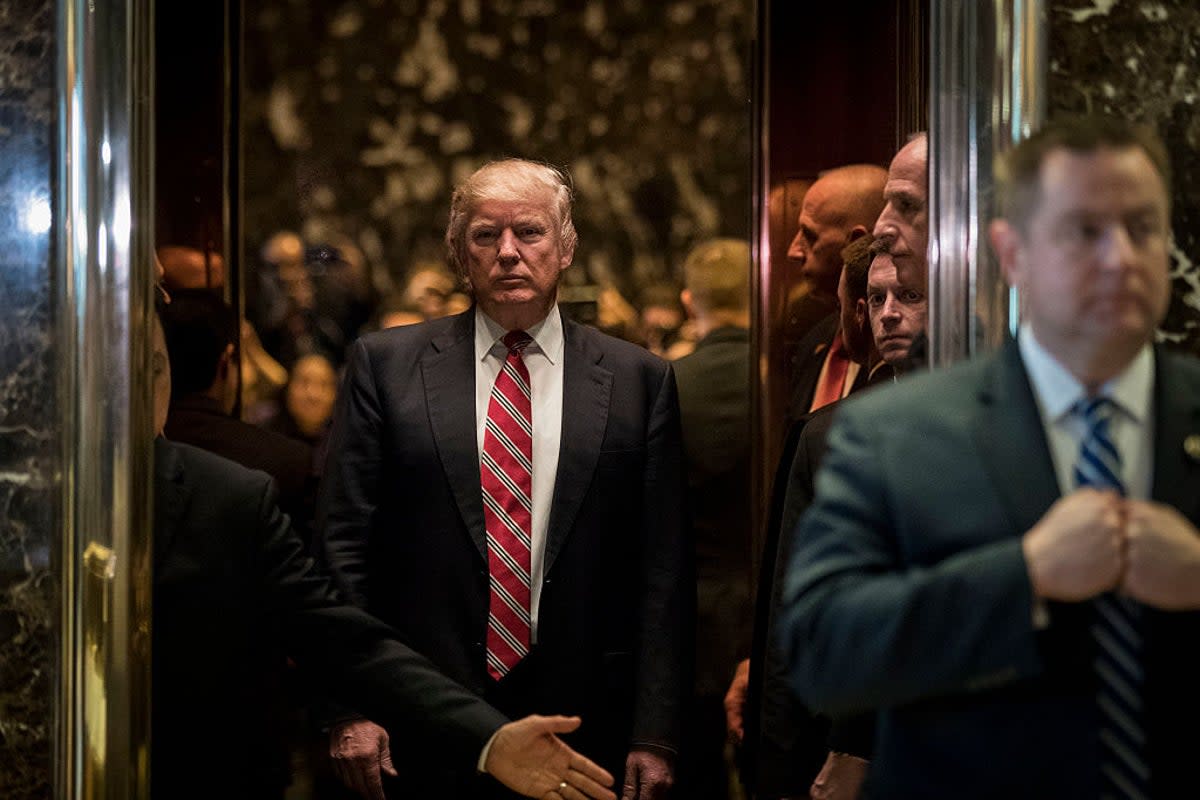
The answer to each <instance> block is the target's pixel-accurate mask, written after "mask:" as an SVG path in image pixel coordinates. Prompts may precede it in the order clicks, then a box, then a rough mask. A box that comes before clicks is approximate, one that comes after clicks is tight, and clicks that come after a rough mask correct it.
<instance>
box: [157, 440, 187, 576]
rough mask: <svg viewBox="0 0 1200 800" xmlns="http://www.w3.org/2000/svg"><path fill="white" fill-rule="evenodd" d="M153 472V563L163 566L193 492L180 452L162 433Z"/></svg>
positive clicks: (158, 442)
mask: <svg viewBox="0 0 1200 800" xmlns="http://www.w3.org/2000/svg"><path fill="white" fill-rule="evenodd" d="M154 473H155V481H154V564H155V566H156V568H161V566H162V565H163V564H165V563H166V557H167V554H168V553H170V552H171V545H172V544H173V543H174V541H175V532H176V530H177V529H178V527H179V520H180V518H181V517H182V516H183V512H184V510H185V509H186V508H187V504H188V497H189V495H190V494H191V490H190V489H189V488H188V485H187V480H186V476H185V475H184V471H183V462H182V461H181V460H180V458H179V453H178V452H176V450H175V447H174V446H173V445H172V444H171V443H170V442H168V441H167V440H166V439H164V438H162V437H161V436H160V437H158V438H157V439H155V440H154Z"/></svg>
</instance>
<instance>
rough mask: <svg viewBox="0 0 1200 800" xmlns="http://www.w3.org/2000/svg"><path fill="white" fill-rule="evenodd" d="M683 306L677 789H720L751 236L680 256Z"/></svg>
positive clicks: (740, 499)
mask: <svg viewBox="0 0 1200 800" xmlns="http://www.w3.org/2000/svg"><path fill="white" fill-rule="evenodd" d="M683 279H684V289H683V291H682V292H681V299H682V300H683V306H684V308H685V309H686V310H687V313H688V316H689V317H690V318H691V319H692V321H693V322H694V324H695V325H696V328H697V331H698V332H699V333H700V337H701V338H700V340H699V341H698V342H697V343H696V348H695V350H693V351H692V352H691V353H690V354H689V355H686V356H684V357H683V358H680V359H679V360H678V361H676V362H675V363H674V366H675V377H676V380H678V382H679V412H680V416H681V417H682V420H683V455H684V464H685V466H686V475H687V507H688V511H689V512H690V514H691V522H692V531H693V541H694V543H695V553H696V603H697V605H696V683H695V692H694V695H693V698H692V703H691V705H690V707H689V715H688V726H687V742H688V746H687V748H686V754H685V758H684V764H685V765H687V767H688V768H687V769H685V770H684V771H683V773H682V775H681V780H682V782H681V785H680V786H679V788H678V789H677V792H678V794H679V796H680V797H687V798H691V800H704V799H705V798H712V799H714V800H715V799H716V798H726V797H728V793H729V777H728V774H727V770H726V769H725V747H724V745H725V739H726V737H725V714H724V712H723V710H722V705H721V702H722V699H723V697H724V695H725V686H726V684H727V683H728V681H729V676H730V675H732V674H733V669H734V666H735V665H736V664H737V661H738V658H739V656H740V655H741V654H742V653H744V652H745V651H746V648H747V647H748V646H749V637H748V631H747V628H746V620H747V619H748V618H749V617H750V548H751V542H750V360H751V359H750V246H749V245H748V244H747V243H746V242H745V241H743V240H741V239H712V240H709V241H707V242H704V243H702V244H699V245H697V246H696V247H695V248H693V249H692V251H691V252H690V253H688V256H687V258H686V259H685V260H684V262H683Z"/></svg>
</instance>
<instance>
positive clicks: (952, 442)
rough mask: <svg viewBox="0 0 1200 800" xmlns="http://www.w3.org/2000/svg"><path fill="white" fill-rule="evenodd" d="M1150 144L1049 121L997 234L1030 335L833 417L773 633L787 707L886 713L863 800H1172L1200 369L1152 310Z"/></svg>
mask: <svg viewBox="0 0 1200 800" xmlns="http://www.w3.org/2000/svg"><path fill="white" fill-rule="evenodd" d="M1169 175H1170V172H1169V166H1168V162H1167V156H1166V151H1165V148H1164V147H1163V146H1162V144H1161V142H1160V141H1159V140H1158V139H1157V137H1155V136H1154V135H1153V134H1151V133H1148V132H1146V131H1144V130H1142V129H1139V128H1136V127H1134V126H1131V125H1130V124H1128V123H1126V122H1124V121H1122V120H1114V119H1106V118H1091V119H1082V120H1063V121H1059V122H1056V123H1051V124H1049V125H1047V126H1046V127H1045V128H1044V129H1043V130H1042V131H1040V132H1038V133H1036V134H1034V135H1033V136H1031V137H1030V138H1029V139H1028V140H1026V141H1025V142H1023V143H1022V144H1020V145H1018V146H1017V147H1016V148H1014V149H1013V150H1012V151H1011V152H1010V153H1009V154H1008V156H1007V158H1006V160H1005V162H1004V165H1003V168H1002V170H1001V171H1000V181H999V184H998V186H999V188H1000V193H999V196H1000V198H1001V208H1002V214H1003V217H1002V218H1001V219H997V220H996V221H994V222H993V223H992V226H991V231H990V233H991V239H992V244H993V247H994V249H995V250H996V253H997V255H998V257H999V261H1000V265H1001V268H1002V269H1003V271H1004V274H1005V275H1006V277H1007V278H1008V280H1009V282H1010V284H1011V285H1013V286H1014V287H1016V288H1018V289H1019V290H1020V293H1021V299H1022V311H1023V315H1024V317H1025V321H1024V322H1023V324H1022V326H1021V330H1020V333H1019V335H1018V337H1017V339H1016V341H1013V342H1009V343H1007V344H1006V345H1005V346H1004V348H1003V349H1002V350H1001V351H1000V352H999V353H996V354H993V355H991V356H987V357H984V358H980V359H976V360H973V361H971V362H968V363H966V364H962V365H958V366H955V367H952V368H949V369H946V370H941V371H939V372H935V373H932V374H927V375H923V376H917V377H914V378H911V379H908V380H905V381H903V382H901V383H900V384H899V385H897V386H895V387H893V388H891V389H889V390H888V391H887V392H884V393H879V394H871V395H868V396H866V397H863V398H862V399H861V400H856V401H852V402H850V403H848V404H847V406H846V407H845V408H843V409H841V410H840V411H839V413H838V417H837V419H836V421H835V422H834V426H833V429H832V430H831V432H830V436H829V451H828V454H827V455H826V458H825V462H824V465H823V467H822V472H821V477H820V479H819V480H818V481H817V492H816V499H815V501H814V503H813V505H812V506H811V508H810V509H809V511H808V512H807V513H806V514H805V516H804V518H803V520H802V522H801V525H800V528H799V532H798V535H797V540H796V549H795V551H794V553H793V556H792V560H791V566H790V567H789V571H788V575H787V581H786V586H785V590H784V601H783V607H784V610H783V614H782V616H783V621H782V625H781V628H782V633H783V637H782V641H783V644H784V647H785V649H786V650H788V651H789V656H790V663H791V669H790V672H791V675H792V678H793V681H794V684H795V687H796V689H797V690H798V691H799V693H800V694H801V696H802V697H803V698H804V699H805V700H806V702H809V703H811V704H812V705H814V706H816V707H818V708H821V709H823V710H826V711H830V712H844V711H852V710H856V709H881V711H880V712H879V721H878V725H877V737H876V744H875V752H874V757H873V759H872V761H871V769H870V773H869V775H868V778H867V790H868V792H869V793H871V796H876V793H877V794H878V796H902V797H926V798H940V797H956V798H957V797H963V796H971V797H978V798H991V797H996V798H999V797H1005V798H1007V797H1015V796H1021V797H1037V798H1040V797H1046V798H1061V797H1081V798H1082V797H1171V798H1174V797H1192V796H1195V795H1196V793H1197V790H1198V788H1200V781H1198V780H1197V778H1196V774H1195V769H1194V766H1193V764H1192V761H1193V760H1194V759H1193V756H1192V751H1193V749H1194V748H1192V747H1191V743H1190V739H1189V737H1187V736H1180V735H1179V734H1178V731H1180V730H1186V729H1187V726H1189V725H1191V724H1194V721H1195V719H1196V718H1197V716H1198V715H1200V693H1197V692H1196V691H1195V675H1196V673H1197V670H1200V646H1198V645H1197V642H1200V531H1198V530H1197V528H1196V522H1197V519H1200V507H1198V506H1197V497H1198V496H1200V494H1198V492H1197V487H1198V486H1200V463H1198V458H1200V444H1197V443H1200V438H1198V437H1197V434H1196V427H1197V424H1198V422H1200V400H1198V399H1197V398H1200V367H1197V365H1196V363H1195V361H1194V360H1192V359H1185V358H1179V357H1174V356H1172V355H1170V354H1168V353H1167V352H1165V351H1164V350H1162V349H1161V348H1156V347H1155V346H1154V345H1153V339H1154V332H1155V328H1156V326H1157V324H1158V323H1159V322H1160V321H1161V320H1162V318H1163V316H1164V315H1165V313H1166V310H1167V306H1168V302H1169V299H1170V277H1169V272H1168V261H1169V258H1168V254H1169V247H1170V201H1169V197H1168V189H1167V187H1168V186H1169V184H1170V178H1169Z"/></svg>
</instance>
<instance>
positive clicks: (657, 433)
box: [319, 159, 692, 800]
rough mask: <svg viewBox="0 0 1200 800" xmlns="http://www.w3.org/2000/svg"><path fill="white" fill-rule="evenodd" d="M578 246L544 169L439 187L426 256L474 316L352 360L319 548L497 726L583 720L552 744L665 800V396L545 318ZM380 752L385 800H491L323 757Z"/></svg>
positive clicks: (678, 582)
mask: <svg viewBox="0 0 1200 800" xmlns="http://www.w3.org/2000/svg"><path fill="white" fill-rule="evenodd" d="M576 241H577V236H576V233H575V228H574V225H573V224H572V222H571V190H570V187H569V185H568V183H567V181H566V179H565V176H564V175H563V174H562V173H560V172H559V171H558V170H556V169H553V168H551V167H548V166H545V165H543V164H538V163H534V162H530V161H524V160H518V159H509V160H504V161H498V162H493V163H490V164H487V165H485V166H484V167H482V168H481V169H479V170H478V171H477V172H475V173H474V174H473V175H472V176H471V177H469V178H468V179H467V180H466V181H465V182H464V183H463V184H462V185H461V186H459V187H458V189H457V190H456V191H455V192H454V196H453V198H452V200H451V207H450V217H449V224H448V226H447V230H446V243H447V246H448V248H449V251H450V258H451V261H452V263H453V264H454V265H455V266H456V268H457V269H458V271H459V274H460V277H461V278H463V279H464V281H465V282H466V283H467V284H468V285H469V286H470V292H471V294H472V297H473V299H474V305H473V306H472V308H470V309H469V310H467V311H466V312H464V313H461V314H458V315H455V316H451V317H445V318H442V319H438V320H433V321H430V322H426V323H423V324H420V325H410V326H406V327H403V328H394V329H389V330H386V331H380V332H378V333H373V334H370V335H368V336H366V337H364V338H363V339H361V340H360V341H359V342H358V343H356V344H355V345H354V347H353V348H352V349H351V352H350V355H349V358H348V367H347V374H346V378H345V382H344V385H343V387H342V391H341V393H340V396H339V408H338V411H337V412H336V414H335V422H334V431H333V436H332V441H331V447H330V457H329V461H328V464H327V467H326V473H325V475H326V483H325V487H324V491H323V496H322V504H321V508H322V512H321V520H320V523H319V529H320V536H321V539H320V549H321V550H322V552H323V555H324V557H325V558H326V559H327V560H328V562H329V565H330V568H331V569H332V571H333V573H334V575H335V577H336V578H337V579H338V581H339V583H340V584H341V585H342V587H343V588H344V589H345V590H346V591H347V592H348V594H349V596H350V598H351V599H352V600H353V601H355V602H356V603H359V604H361V605H363V606H365V607H366V608H367V609H368V610H370V611H371V612H372V613H374V614H376V615H377V616H379V617H380V618H381V619H383V620H384V621H386V622H389V623H390V624H391V625H393V626H394V627H395V628H396V629H397V630H398V631H399V632H400V635H401V636H402V637H403V639H404V640H405V641H406V642H408V643H409V644H411V645H412V646H413V647H414V648H416V649H418V650H420V651H421V652H423V653H425V654H426V655H428V656H429V657H430V658H431V659H432V660H433V661H434V663H436V664H437V665H438V666H439V667H440V668H441V669H442V670H443V671H444V672H445V674H446V675H447V676H449V677H451V678H453V679H454V680H456V681H458V682H460V683H462V684H463V685H464V686H466V687H468V688H469V689H471V690H472V691H474V692H476V693H477V694H479V695H482V696H483V697H484V698H486V699H487V700H488V701H489V702H491V703H492V704H493V705H495V706H496V707H497V708H499V709H500V710H501V711H504V712H505V713H509V714H516V715H524V714H528V713H534V712H536V711H538V710H540V709H551V708H553V709H555V711H554V713H568V714H575V715H578V716H580V717H582V719H583V725H582V727H581V728H580V730H579V731H578V732H577V733H574V734H570V735H569V736H568V740H569V742H570V744H571V746H572V747H574V748H576V749H577V750H579V751H580V752H582V753H584V754H586V755H588V756H589V757H591V758H592V759H594V760H595V761H597V762H599V763H601V764H603V765H604V766H605V767H606V768H608V769H609V770H610V771H612V772H613V773H614V774H616V775H618V776H620V775H623V776H624V779H623V783H618V785H619V786H621V787H622V794H623V797H624V798H626V800H653V798H660V797H664V796H665V793H666V791H667V789H668V787H669V786H670V784H671V782H672V775H673V761H674V757H675V753H676V750H677V746H678V741H679V737H680V727H681V714H682V706H683V702H684V699H685V696H686V691H687V688H688V683H687V680H688V679H687V675H688V672H689V671H688V669H687V668H686V667H687V665H688V663H689V661H690V658H689V657H690V646H689V638H690V636H689V632H690V630H691V624H692V623H691V606H692V589H691V583H690V570H689V568H688V566H687V565H688V563H689V553H688V551H687V542H686V539H685V535H684V534H685V532H684V526H683V518H682V517H683V514H682V509H683V501H682V492H683V488H682V470H681V458H680V444H679V410H678V401H677V399H676V391H675V379H674V375H673V373H672V371H671V368H670V366H669V365H668V364H667V363H666V362H664V361H662V360H660V359H658V358H656V357H654V356H651V355H650V354H648V353H647V352H646V351H645V350H643V349H641V348H639V347H636V346H634V345H631V344H629V343H626V342H621V341H618V340H616V339H612V338H610V337H608V336H604V335H602V334H600V333H598V332H596V331H594V330H592V329H590V328H586V327H584V326H582V325H578V324H575V323H573V322H571V321H570V320H568V319H566V318H565V317H564V316H563V315H562V314H561V313H560V312H559V309H558V306H557V304H556V298H557V291H558V283H559V280H560V278H561V276H562V273H563V272H564V271H565V270H566V269H567V268H568V267H570V265H571V262H572V259H573V257H574V254H575V247H576ZM389 735H390V737H391V744H392V746H391V753H392V756H393V757H394V759H395V761H396V772H398V773H399V777H398V778H397V779H396V781H395V782H394V785H395V786H396V789H397V794H396V796H402V797H410V796H411V797H459V798H473V797H498V796H508V795H505V794H502V793H500V792H499V789H498V787H495V786H494V785H491V786H484V785H481V784H479V783H478V782H477V781H476V780H475V779H474V776H463V775H461V774H453V773H450V772H447V771H446V770H444V769H440V765H439V764H438V762H437V760H436V758H434V757H433V755H434V754H430V753H428V752H427V750H426V749H425V748H423V747H422V743H421V742H419V741H415V740H413V739H412V738H411V737H405V732H404V731H398V730H392V731H388V732H386V733H385V732H384V731H383V730H382V729H380V728H378V727H377V726H375V725H374V724H373V723H371V722H369V721H367V720H348V721H346V722H343V723H342V724H340V725H337V726H335V727H334V729H333V731H332V742H331V744H332V747H333V749H334V753H335V756H338V757H340V760H341V761H342V762H344V764H345V767H346V768H347V769H351V770H358V769H359V767H362V766H365V767H366V768H367V769H368V770H377V769H378V766H379V763H380V759H381V758H382V756H383V754H386V753H387V751H388V737H389ZM397 739H399V741H397ZM564 788H565V791H564V793H563V794H562V797H564V798H571V797H573V796H574V795H573V794H572V791H573V790H572V789H571V787H564ZM552 797H553V795H552Z"/></svg>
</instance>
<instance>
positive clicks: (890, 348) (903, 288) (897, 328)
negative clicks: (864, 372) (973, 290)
mask: <svg viewBox="0 0 1200 800" xmlns="http://www.w3.org/2000/svg"><path fill="white" fill-rule="evenodd" d="M927 283H928V279H927V275H926V272H925V265H924V264H921V265H920V266H919V267H918V266H916V265H914V264H912V263H911V261H910V262H908V263H906V264H903V265H901V264H898V263H897V262H896V260H895V259H894V258H893V257H892V256H891V255H889V254H887V253H880V254H879V255H877V256H875V259H874V260H873V261H872V262H871V270H870V272H869V273H867V310H868V314H869V315H870V318H871V333H872V335H873V336H874V337H875V347H876V349H878V350H879V355H880V356H881V357H882V358H883V360H884V361H886V362H887V363H889V364H896V363H897V362H900V361H903V360H904V359H905V358H906V357H907V356H908V351H909V348H911V347H912V343H913V337H915V336H916V335H917V334H918V333H920V332H921V331H923V330H925V321H926V318H927V316H928V314H929V298H928V295H927V291H926V290H927Z"/></svg>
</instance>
